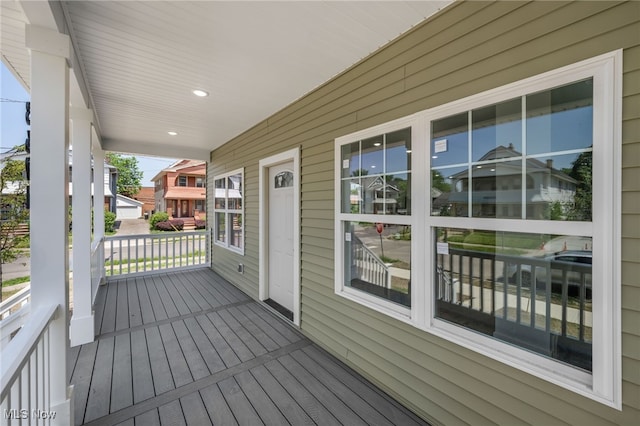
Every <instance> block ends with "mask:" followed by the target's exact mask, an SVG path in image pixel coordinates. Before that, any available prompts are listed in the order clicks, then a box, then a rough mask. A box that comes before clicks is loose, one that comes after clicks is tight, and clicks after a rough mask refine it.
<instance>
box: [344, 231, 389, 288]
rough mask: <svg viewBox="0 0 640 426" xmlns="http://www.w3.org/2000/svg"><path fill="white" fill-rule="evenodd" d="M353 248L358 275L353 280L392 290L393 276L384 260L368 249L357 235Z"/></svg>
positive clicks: (353, 240)
mask: <svg viewBox="0 0 640 426" xmlns="http://www.w3.org/2000/svg"><path fill="white" fill-rule="evenodd" d="M351 248H352V255H353V265H354V266H355V273H356V276H354V277H352V278H357V279H359V280H362V281H365V282H367V283H370V284H374V285H377V286H381V287H385V288H391V274H390V273H389V268H388V267H387V265H385V263H384V262H383V261H382V259H380V258H379V257H378V256H377V255H376V254H375V253H374V252H372V251H371V250H370V249H369V248H367V247H366V246H365V245H364V244H363V243H362V241H361V240H360V239H359V238H358V237H356V236H355V235H354V236H353V237H352V243H351Z"/></svg>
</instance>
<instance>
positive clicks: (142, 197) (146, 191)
mask: <svg viewBox="0 0 640 426" xmlns="http://www.w3.org/2000/svg"><path fill="white" fill-rule="evenodd" d="M133 199H134V200H138V201H140V202H141V203H143V204H142V214H144V213H149V215H151V212H152V211H153V210H155V208H156V199H155V188H154V187H152V186H143V187H142V188H140V191H138V193H137V194H136V195H135V196H134V197H133Z"/></svg>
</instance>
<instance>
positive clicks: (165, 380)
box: [145, 327, 175, 395]
mask: <svg viewBox="0 0 640 426" xmlns="http://www.w3.org/2000/svg"><path fill="white" fill-rule="evenodd" d="M145 334H146V336H147V346H148V348H149V360H150V362H151V372H152V377H153V387H154V389H155V394H156V395H160V394H161V393H164V392H167V391H170V390H171V389H175V384H174V382H173V376H172V375H171V368H170V367H169V360H168V359H167V354H166V353H165V351H164V346H163V345H162V338H161V337H160V331H159V330H158V328H157V327H151V328H148V329H146V330H145Z"/></svg>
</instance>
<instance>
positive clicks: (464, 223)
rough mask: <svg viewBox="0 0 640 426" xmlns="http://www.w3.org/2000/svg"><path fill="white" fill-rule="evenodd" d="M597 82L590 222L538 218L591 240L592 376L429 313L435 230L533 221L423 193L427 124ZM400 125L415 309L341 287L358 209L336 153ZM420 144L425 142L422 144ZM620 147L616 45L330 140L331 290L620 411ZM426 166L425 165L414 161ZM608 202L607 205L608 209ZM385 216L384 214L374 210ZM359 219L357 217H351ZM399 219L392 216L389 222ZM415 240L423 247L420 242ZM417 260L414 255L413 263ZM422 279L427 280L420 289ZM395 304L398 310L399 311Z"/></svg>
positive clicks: (524, 228)
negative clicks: (350, 226)
mask: <svg viewBox="0 0 640 426" xmlns="http://www.w3.org/2000/svg"><path fill="white" fill-rule="evenodd" d="M589 77H593V79H594V102H593V113H594V120H593V121H594V134H593V138H594V144H593V164H594V166H593V189H594V191H593V217H594V221H593V222H584V223H580V222H561V221H535V224H538V225H540V226H543V227H544V230H545V232H553V233H557V234H561V235H571V234H575V235H586V236H591V237H593V242H594V244H593V257H594V258H596V259H599V262H596V263H594V266H593V276H594V281H595V282H601V283H604V284H603V285H602V286H594V288H593V299H594V300H599V301H600V303H594V305H593V312H592V314H593V326H592V332H593V345H592V348H593V355H592V365H593V368H592V373H591V374H589V373H588V372H585V371H582V370H579V369H576V368H573V367H570V366H568V365H566V364H563V363H561V362H559V361H555V360H552V359H549V358H546V357H544V356H542V355H538V354H535V353H532V352H529V351H526V350H524V349H520V348H517V347H515V346H512V345H509V344H507V343H503V342H500V341H498V340H496V339H493V338H491V337H488V336H484V335H481V334H480V333H476V332H473V331H471V330H468V329H465V328H463V327H461V326H457V325H454V324H451V323H447V322H445V321H442V320H439V319H437V318H435V317H434V304H435V298H434V296H433V295H434V294H435V293H434V287H433V286H434V285H435V284H434V282H433V281H434V280H433V278H432V273H431V271H432V268H433V257H434V256H433V247H432V242H433V238H434V237H433V235H432V229H433V227H455V228H473V229H490V230H500V231H511V232H531V224H532V221H531V220H526V219H525V220H500V221H497V220H495V219H486V218H467V217H437V216H431V201H430V199H428V198H429V197H424V194H427V193H429V188H430V186H431V182H430V179H431V174H430V169H429V167H428V165H429V164H430V161H429V159H430V157H431V155H430V145H431V144H430V143H424V142H425V141H429V140H430V122H431V121H432V120H435V119H438V118H442V117H446V116H449V115H453V114H456V113H460V112H464V111H469V110H472V109H475V108H479V107H483V106H487V105H491V104H494V103H498V102H501V101H505V100H508V99H512V98H514V97H518V96H523V95H527V94H531V93H535V92H538V91H541V90H546V89H549V88H552V87H557V86H560V85H563V84H569V83H573V82H576V81H579V80H582V79H584V78H589ZM403 127H411V128H412V151H413V155H412V157H413V158H412V159H413V161H412V168H411V169H412V170H411V173H412V215H411V217H410V218H409V217H407V219H408V220H409V222H410V224H411V225H412V234H413V235H414V238H412V244H411V250H412V256H413V260H412V270H411V280H412V283H413V287H412V289H411V291H412V301H411V306H412V307H411V309H410V310H409V309H405V310H404V311H403V310H402V307H399V305H397V304H395V303H393V302H389V301H386V300H384V299H382V298H377V297H375V296H372V295H368V294H366V293H365V292H361V291H358V290H355V289H351V288H348V287H345V286H344V282H343V281H344V265H343V259H344V256H343V246H344V244H343V240H344V236H343V235H342V234H343V226H342V223H343V222H344V221H348V220H358V219H359V218H360V217H361V216H363V215H352V214H348V213H341V204H340V203H341V200H340V197H341V170H342V169H341V149H340V147H341V146H342V145H344V144H346V143H350V142H355V141H357V140H359V139H364V138H367V137H372V136H376V135H379V134H382V133H388V132H389V131H393V130H397V129H400V128H403ZM420 142H422V143H420ZM621 150H622V51H621V50H618V51H614V52H610V53H607V54H603V55H600V56H597V57H594V58H591V59H587V60H584V61H581V62H578V63H575V64H572V65H569V66H565V67H562V68H559V69H555V70H552V71H549V72H546V73H543V74H540V75H536V76H534V77H530V78H527V79H524V80H521V81H518V82H515V83H511V84H508V85H505V86H502V87H499V88H496V89H492V90H489V91H486V92H483V93H480V94H477V95H473V96H470V97H467V98H464V99H461V100H457V101H454V102H451V103H448V104H445V105H442V106H439V107H435V108H432V109H429V110H426V111H422V112H419V113H416V114H413V115H411V116H408V117H405V118H402V119H399V120H395V121H392V122H389V123H385V124H382V125H378V126H375V127H372V128H369V129H365V130H362V131H359V132H356V133H353V134H350V135H346V136H342V137H340V138H337V139H336V140H335V177H334V182H335V189H334V190H335V206H334V209H335V254H336V255H335V259H336V261H335V293H336V294H337V295H339V296H342V297H344V298H347V299H349V300H352V301H354V302H357V303H359V304H362V305H364V306H367V307H369V308H371V309H374V310H376V311H378V312H381V313H384V314H386V315H389V316H391V317H393V318H396V319H398V320H400V321H404V322H407V323H409V324H412V325H414V326H415V327H417V328H420V329H422V330H425V331H427V332H429V333H432V334H434V335H436V336H439V337H441V338H443V339H446V340H449V341H451V342H453V343H456V344H458V345H460V346H462V347H465V348H468V349H470V350H473V351H475V352H478V353H480V354H482V355H485V356H487V357H490V358H492V359H495V360H497V361H500V362H502V363H505V364H507V365H510V366H512V367H514V368H517V369H519V370H522V371H525V372H527V373H529V374H532V375H533V376H536V377H538V378H541V379H543V380H545V381H548V382H551V383H554V384H556V385H558V386H561V387H563V388H565V389H568V390H571V391H573V392H575V393H578V394H580V395H583V396H585V397H587V398H590V399H592V400H595V401H598V402H599V403H602V404H604V405H607V406H610V407H613V408H616V409H618V410H621V409H622V343H621V340H622V338H621V316H622V311H621V284H620V279H621V271H620V261H621V254H620V253H621V223H620V222H621V180H622V177H621ZM418 165H423V166H422V167H417V166H418ZM608 206H609V207H608ZM372 216H374V217H375V220H377V221H380V220H382V221H384V220H385V216H384V215H372ZM357 218H358V219H357ZM395 219H396V218H395V217H394V220H395ZM418 242H420V243H418ZM418 259H420V261H416V260H418ZM420 283H426V284H427V285H420ZM399 308H400V309H399Z"/></svg>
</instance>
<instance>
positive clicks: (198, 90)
mask: <svg viewBox="0 0 640 426" xmlns="http://www.w3.org/2000/svg"><path fill="white" fill-rule="evenodd" d="M193 94H194V95H196V96H199V97H201V98H204V97H205V96H209V92H205V91H204V90H200V89H196V90H194V91H193Z"/></svg>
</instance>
